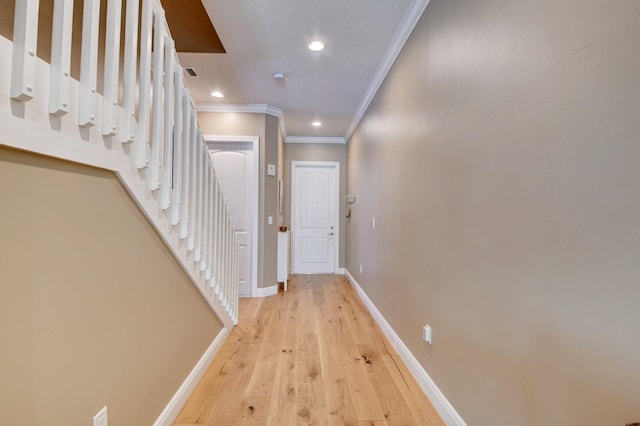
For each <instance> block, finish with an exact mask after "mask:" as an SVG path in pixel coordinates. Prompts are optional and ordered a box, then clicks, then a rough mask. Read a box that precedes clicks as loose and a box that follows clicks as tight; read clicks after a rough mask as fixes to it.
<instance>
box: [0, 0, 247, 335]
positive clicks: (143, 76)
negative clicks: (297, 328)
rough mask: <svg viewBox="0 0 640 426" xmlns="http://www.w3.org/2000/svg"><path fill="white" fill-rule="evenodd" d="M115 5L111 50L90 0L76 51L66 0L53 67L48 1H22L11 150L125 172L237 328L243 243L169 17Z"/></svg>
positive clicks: (7, 58)
mask: <svg viewBox="0 0 640 426" xmlns="http://www.w3.org/2000/svg"><path fill="white" fill-rule="evenodd" d="M103 1H106V2H107V11H106V20H105V22H106V24H105V26H106V28H105V29H104V31H105V33H106V42H105V46H99V41H98V40H99V37H98V35H99V30H100V29H99V26H100V24H99V23H100V22H101V19H100V16H99V14H100V0H84V9H83V18H82V47H81V49H80V51H79V52H74V51H72V38H73V35H74V34H73V25H72V15H73V0H55V3H54V14H53V22H52V32H51V60H50V64H49V63H46V62H44V61H42V60H41V59H39V58H38V57H37V56H36V52H37V46H36V43H37V40H38V9H39V0H16V3H15V6H16V7H15V20H14V32H13V39H12V40H8V39H7V38H5V37H1V36H0V144H2V145H7V146H13V147H16V148H20V149H24V150H28V151H33V152H38V153H41V154H44V155H51V156H55V157H59V158H63V159H68V160H72V161H75V162H80V163H84V164H89V165H93V166H97V167H102V168H107V169H110V170H113V171H115V172H116V174H117V175H118V176H119V177H120V179H121V181H122V182H123V183H124V184H125V186H126V187H127V189H128V190H129V192H130V193H131V194H132V195H133V197H134V199H135V200H136V202H137V203H138V204H139V205H140V207H141V208H142V210H143V211H144V212H145V214H146V215H147V217H148V218H149V219H150V221H151V222H152V223H153V224H154V226H155V227H156V229H157V230H158V232H159V233H160V235H161V236H162V237H163V239H164V240H165V242H166V243H167V245H168V246H169V248H170V249H171V250H172V252H173V253H174V254H175V255H176V258H177V259H178V260H179V261H180V262H181V264H182V265H183V267H184V269H185V271H186V272H187V273H188V274H189V275H190V276H191V278H192V279H193V280H194V283H196V285H197V286H198V288H199V290H200V291H201V293H202V294H203V296H204V297H205V299H206V300H207V301H208V302H209V304H210V305H211V307H212V308H213V309H214V311H215V312H216V313H217V314H218V316H219V317H220V318H221V320H222V321H223V322H224V323H225V325H227V326H229V325H232V324H236V323H237V316H238V303H237V301H238V288H237V282H238V241H237V239H236V234H235V229H234V225H233V222H232V218H231V217H230V215H229V210H228V208H227V205H226V203H225V200H224V196H223V194H222V192H221V190H220V184H219V182H218V180H217V178H216V174H215V170H214V169H213V164H212V162H211V159H210V157H209V153H208V150H207V147H206V145H205V143H204V140H203V136H202V130H201V129H200V128H199V126H198V122H197V116H196V111H195V110H194V108H193V102H192V100H191V96H190V94H189V90H188V89H187V86H186V83H185V80H184V77H183V70H182V67H181V66H180V63H179V61H178V57H177V54H176V50H175V43H174V41H173V39H172V38H171V34H170V32H169V29H168V27H167V23H166V20H165V16H164V10H163V9H162V7H161V5H160V2H159V0H142V3H141V7H140V3H139V0H125V4H123V2H122V0H103ZM123 9H124V10H125V13H126V17H125V28H124V29H122V28H121V25H120V23H121V18H122V13H123ZM139 21H140V22H141V24H140V28H138V22H139ZM121 33H122V34H124V37H121ZM138 35H139V37H138ZM121 50H122V51H123V52H124V55H123V56H122V58H123V60H122V67H121V66H120V62H121V53H120V52H121ZM99 52H101V56H102V57H103V63H104V65H103V66H102V67H101V69H99V66H98V65H99V62H98V57H99ZM72 55H79V63H80V76H79V81H77V80H75V79H73V78H72V76H71V68H70V67H71V63H72ZM99 81H102V94H100V90H99V88H98V87H97V86H98V82H99Z"/></svg>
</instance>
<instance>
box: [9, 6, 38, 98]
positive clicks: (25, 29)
mask: <svg viewBox="0 0 640 426" xmlns="http://www.w3.org/2000/svg"><path fill="white" fill-rule="evenodd" d="M39 8H40V2H39V1H38V0H16V9H15V15H14V16H13V52H12V58H11V97H12V98H13V99H15V100H17V101H22V102H25V101H28V100H31V99H33V97H34V96H35V91H36V87H35V78H36V77H35V76H36V52H37V47H38V9H39Z"/></svg>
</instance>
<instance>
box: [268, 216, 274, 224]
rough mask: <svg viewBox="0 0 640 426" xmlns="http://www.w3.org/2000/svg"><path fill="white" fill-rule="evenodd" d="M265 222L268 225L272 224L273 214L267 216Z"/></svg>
mask: <svg viewBox="0 0 640 426" xmlns="http://www.w3.org/2000/svg"><path fill="white" fill-rule="evenodd" d="M267 222H268V223H269V225H273V216H268V217H267Z"/></svg>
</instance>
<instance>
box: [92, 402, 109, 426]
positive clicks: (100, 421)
mask: <svg viewBox="0 0 640 426" xmlns="http://www.w3.org/2000/svg"><path fill="white" fill-rule="evenodd" d="M108 423H109V421H108V419H107V406H106V405H105V406H104V408H103V409H102V410H100V411H98V414H96V415H95V416H93V426H109V424H108Z"/></svg>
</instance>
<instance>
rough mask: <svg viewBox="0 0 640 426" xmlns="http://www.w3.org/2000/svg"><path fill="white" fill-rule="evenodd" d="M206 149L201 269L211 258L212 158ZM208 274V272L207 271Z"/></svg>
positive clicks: (205, 148)
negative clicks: (210, 194) (210, 196)
mask: <svg viewBox="0 0 640 426" xmlns="http://www.w3.org/2000/svg"><path fill="white" fill-rule="evenodd" d="M202 149H203V151H204V176H203V181H202V184H203V188H202V212H203V214H202V248H201V251H202V258H201V260H200V271H206V269H207V261H208V260H209V245H208V242H209V214H210V212H209V174H210V173H211V160H210V159H209V158H208V157H209V152H208V151H207V147H206V145H203V147H202ZM205 274H206V272H205Z"/></svg>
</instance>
